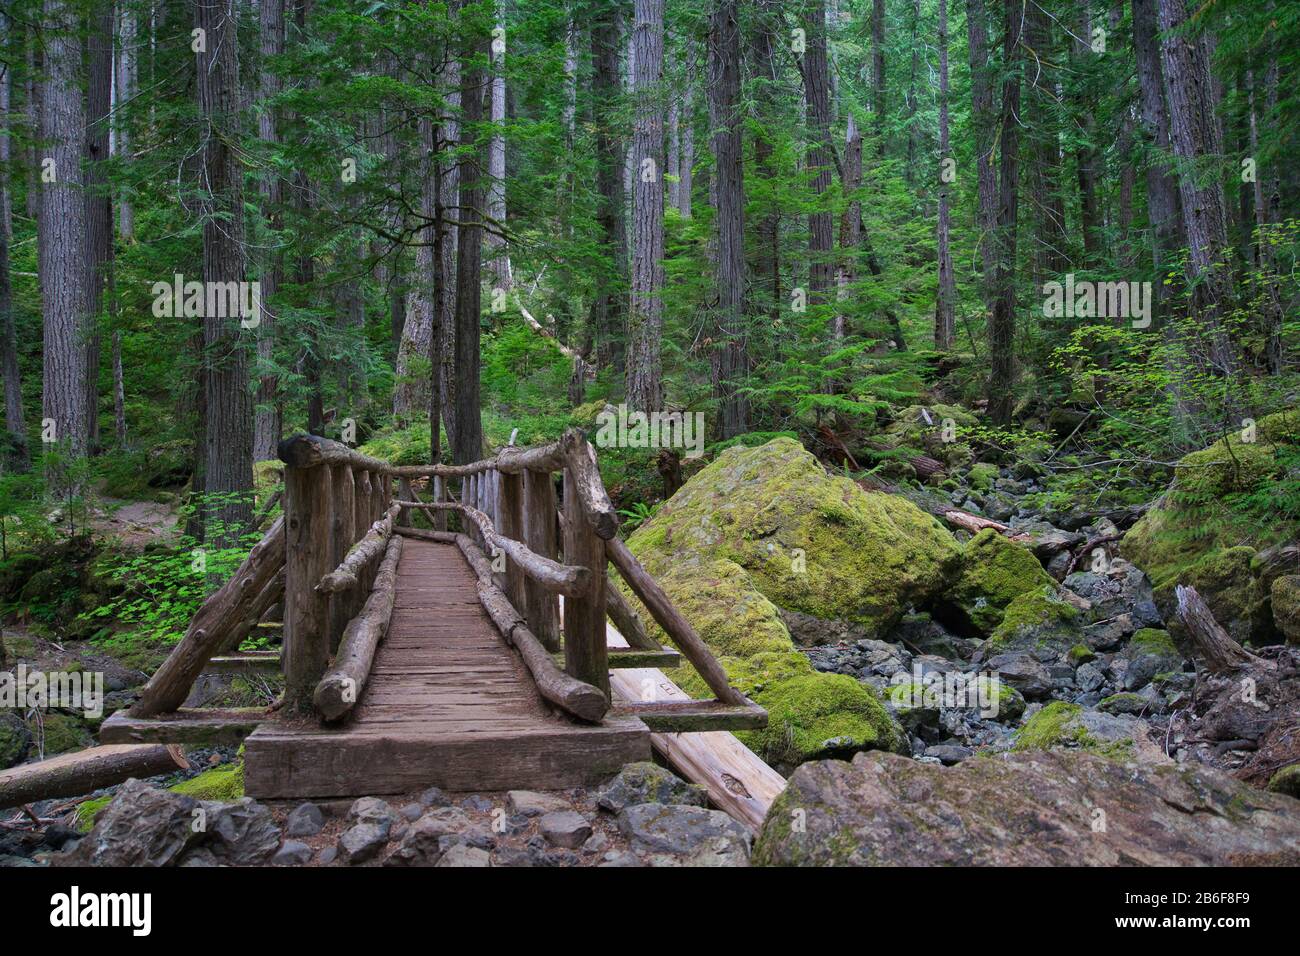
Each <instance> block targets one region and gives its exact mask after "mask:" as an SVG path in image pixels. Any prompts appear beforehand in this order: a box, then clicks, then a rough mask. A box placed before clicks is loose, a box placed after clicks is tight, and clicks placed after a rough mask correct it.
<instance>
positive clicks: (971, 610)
mask: <svg viewBox="0 0 1300 956" xmlns="http://www.w3.org/2000/svg"><path fill="white" fill-rule="evenodd" d="M1043 588H1048V589H1050V590H1051V591H1053V592H1055V590H1056V582H1055V581H1053V580H1052V578H1051V576H1050V575H1049V574H1048V573H1047V572H1046V571H1044V570H1043V566H1042V565H1041V564H1039V563H1038V559H1037V558H1035V557H1034V555H1033V552H1031V551H1029V550H1027V549H1025V548H1022V547H1020V545H1018V544H1015V543H1014V542H1012V541H1008V540H1007V539H1006V538H1004V537H1002V535H1000V534H998V533H997V532H996V531H994V530H993V529H992V528H986V529H984V530H983V531H981V532H980V533H979V534H977V535H976V536H975V537H974V538H972V539H971V540H970V541H969V542H968V543H967V544H966V547H965V548H964V549H963V551H962V555H961V575H960V576H959V577H958V579H957V583H956V584H955V585H954V586H953V588H952V590H951V591H950V592H949V593H948V594H947V595H945V598H944V599H945V601H946V602H948V603H949V604H950V605H952V606H953V607H955V608H956V609H957V610H958V611H959V612H960V614H961V615H962V616H963V617H964V618H965V620H966V622H967V623H968V624H969V625H970V626H972V627H974V628H975V629H977V630H979V631H981V632H983V633H985V634H990V633H992V632H993V631H994V630H995V629H996V628H997V627H998V625H999V624H1001V623H1002V618H1003V615H1004V612H1005V611H1006V609H1007V607H1008V606H1009V605H1010V604H1011V602H1012V601H1014V600H1015V599H1016V598H1018V597H1020V596H1021V595H1022V594H1027V593H1029V592H1032V591H1037V590H1041V589H1043Z"/></svg>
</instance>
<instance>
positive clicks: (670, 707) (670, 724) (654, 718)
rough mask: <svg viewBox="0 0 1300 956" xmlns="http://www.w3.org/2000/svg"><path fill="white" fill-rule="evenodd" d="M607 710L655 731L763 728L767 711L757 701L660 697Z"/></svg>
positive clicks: (765, 723)
mask: <svg viewBox="0 0 1300 956" xmlns="http://www.w3.org/2000/svg"><path fill="white" fill-rule="evenodd" d="M610 713H612V714H615V715H617V716H619V717H639V718H641V720H643V721H644V722H645V725H646V726H647V727H649V728H650V729H651V730H653V731H655V732H656V733H666V732H671V733H678V732H682V731H697V730H698V731H703V730H762V729H763V728H764V727H766V726H767V711H765V710H764V709H763V708H762V707H759V706H758V705H757V704H748V705H740V706H737V705H736V704H728V703H725V702H724V701H720V700H660V701H651V702H649V703H640V702H633V703H619V704H615V705H614V707H613V708H612V710H611V711H610Z"/></svg>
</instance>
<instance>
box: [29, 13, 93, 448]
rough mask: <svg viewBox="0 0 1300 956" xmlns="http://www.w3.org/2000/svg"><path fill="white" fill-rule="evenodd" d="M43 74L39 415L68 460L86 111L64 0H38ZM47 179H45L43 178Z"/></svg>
mask: <svg viewBox="0 0 1300 956" xmlns="http://www.w3.org/2000/svg"><path fill="white" fill-rule="evenodd" d="M44 9H45V17H44V24H43V26H44V36H43V39H44V52H45V57H44V60H45V79H44V82H42V83H41V84H40V87H41V108H40V133H41V135H40V139H41V142H42V143H43V144H44V146H43V147H42V148H41V150H40V154H39V158H40V161H41V163H40V166H39V169H40V171H41V181H40V185H39V187H38V191H39V194H40V216H39V238H38V240H37V243H38V246H37V260H38V264H37V271H38V272H39V273H40V282H41V294H42V295H41V298H42V315H43V319H44V329H45V336H44V379H43V385H44V394H43V396H42V401H41V405H42V412H43V416H44V417H45V418H46V419H50V420H52V421H53V423H54V429H55V432H54V439H55V441H57V442H59V443H60V444H61V445H62V446H63V447H64V449H65V450H66V452H67V453H68V454H69V455H71V456H72V457H73V458H80V457H82V456H84V455H85V454H87V452H88V451H89V450H90V415H91V410H90V407H89V405H88V404H87V399H88V397H89V395H88V392H87V389H86V378H87V374H88V365H87V354H86V336H87V333H88V332H89V328H90V318H89V311H90V301H91V300H90V289H89V288H88V286H87V274H86V260H85V251H86V198H85V190H84V187H85V180H84V179H83V174H82V168H81V158H82V141H83V137H84V136H85V132H86V111H85V107H84V104H83V102H82V98H81V84H80V80H79V78H78V74H79V72H80V66H81V44H80V43H79V42H78V41H77V34H78V23H77V19H76V14H75V13H74V11H73V9H72V7H71V5H70V4H69V3H68V2H67V0H45V7H44ZM47 177H52V179H49V180H47Z"/></svg>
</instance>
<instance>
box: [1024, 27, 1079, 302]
mask: <svg viewBox="0 0 1300 956" xmlns="http://www.w3.org/2000/svg"><path fill="white" fill-rule="evenodd" d="M1024 31H1025V49H1026V56H1027V57H1028V59H1027V61H1026V64H1025V66H1026V69H1025V73H1026V77H1027V79H1028V80H1029V83H1028V90H1027V91H1026V94H1025V95H1026V98H1027V99H1028V101H1029V102H1028V104H1027V110H1026V112H1027V113H1028V118H1027V121H1026V123H1025V136H1026V139H1027V140H1028V142H1027V143H1026V146H1027V152H1028V153H1029V154H1030V165H1029V169H1028V170H1027V172H1028V176H1027V179H1028V185H1029V189H1030V201H1029V207H1030V210H1031V211H1032V213H1033V216H1032V219H1033V223H1034V239H1035V246H1034V249H1033V264H1034V275H1033V278H1034V286H1035V288H1038V287H1039V286H1040V285H1041V283H1042V282H1043V281H1044V280H1045V279H1046V278H1048V277H1053V278H1054V277H1056V276H1058V275H1060V274H1062V273H1064V272H1066V271H1067V270H1068V269H1069V267H1070V266H1069V262H1070V246H1069V240H1068V239H1067V238H1066V226H1065V202H1064V200H1063V199H1062V189H1061V146H1060V133H1059V130H1058V129H1057V118H1056V117H1057V113H1058V111H1059V109H1060V103H1059V102H1058V100H1057V93H1056V90H1057V84H1058V83H1059V82H1060V78H1059V77H1058V75H1057V74H1058V72H1059V70H1058V68H1057V65H1056V58H1055V56H1054V55H1053V52H1054V44H1053V42H1052V40H1053V36H1052V31H1051V27H1050V25H1049V20H1048V16H1047V11H1046V10H1044V9H1043V6H1042V5H1041V4H1040V3H1038V2H1030V3H1027V4H1026V5H1025V7H1024Z"/></svg>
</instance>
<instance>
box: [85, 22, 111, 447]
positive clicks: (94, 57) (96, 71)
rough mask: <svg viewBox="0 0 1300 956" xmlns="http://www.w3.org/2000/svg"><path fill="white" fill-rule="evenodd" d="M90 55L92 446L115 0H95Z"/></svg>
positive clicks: (107, 276)
mask: <svg viewBox="0 0 1300 956" xmlns="http://www.w3.org/2000/svg"><path fill="white" fill-rule="evenodd" d="M88 26H89V31H88V36H87V52H88V55H87V57H86V73H87V83H86V110H87V116H86V121H87V123H88V124H89V125H88V126H87V129H86V266H85V268H86V270H87V278H86V288H87V289H88V290H89V294H90V328H89V329H88V330H87V335H86V382H85V388H86V407H87V409H88V410H89V416H90V418H89V421H88V425H89V427H90V436H89V440H90V447H91V449H92V451H96V450H98V447H99V366H100V347H99V343H100V336H99V325H100V315H101V314H102V313H103V311H104V310H105V309H106V308H109V307H111V304H112V291H113V201H112V197H111V196H110V194H109V189H108V173H107V164H108V160H109V142H108V141H109V136H108V131H109V121H110V115H109V114H110V111H111V109H112V100H113V3H112V0H95V2H94V4H93V7H92V9H91V12H90V14H89V17H88Z"/></svg>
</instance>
